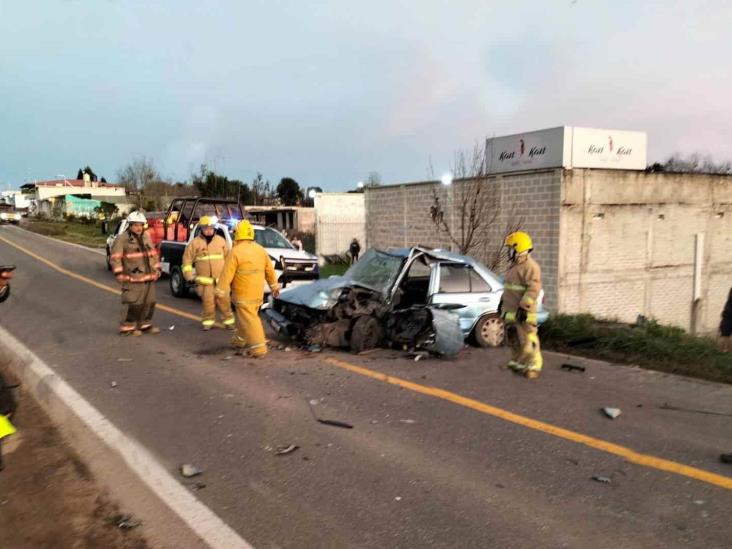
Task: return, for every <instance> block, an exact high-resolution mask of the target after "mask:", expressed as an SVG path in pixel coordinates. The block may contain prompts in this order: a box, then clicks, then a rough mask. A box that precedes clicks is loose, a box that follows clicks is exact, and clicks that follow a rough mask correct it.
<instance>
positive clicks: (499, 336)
mask: <svg viewBox="0 0 732 549" xmlns="http://www.w3.org/2000/svg"><path fill="white" fill-rule="evenodd" d="M504 333H505V328H504V326H503V321H502V320H501V319H500V318H489V319H488V320H486V321H485V322H484V323H483V326H482V328H481V330H480V334H481V336H482V337H483V340H484V341H485V342H486V343H488V344H489V345H491V346H493V347H498V346H499V345H500V344H501V342H503V336H504Z"/></svg>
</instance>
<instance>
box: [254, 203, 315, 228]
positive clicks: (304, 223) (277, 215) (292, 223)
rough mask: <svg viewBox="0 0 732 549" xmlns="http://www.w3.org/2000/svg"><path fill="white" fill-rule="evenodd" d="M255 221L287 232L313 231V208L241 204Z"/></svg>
mask: <svg viewBox="0 0 732 549" xmlns="http://www.w3.org/2000/svg"><path fill="white" fill-rule="evenodd" d="M243 208H244V211H245V212H246V213H247V214H248V215H249V217H251V218H252V219H253V220H254V221H256V222H257V223H260V224H262V225H266V226H268V227H275V228H277V229H278V230H280V231H287V233H288V234H292V233H301V234H312V233H314V232H315V210H314V209H313V208H304V207H301V206H243Z"/></svg>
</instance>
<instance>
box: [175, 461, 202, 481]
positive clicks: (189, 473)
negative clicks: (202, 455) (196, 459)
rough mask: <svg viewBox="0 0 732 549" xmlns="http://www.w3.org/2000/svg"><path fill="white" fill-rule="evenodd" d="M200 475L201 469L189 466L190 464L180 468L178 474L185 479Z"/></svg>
mask: <svg viewBox="0 0 732 549" xmlns="http://www.w3.org/2000/svg"><path fill="white" fill-rule="evenodd" d="M201 473H203V471H202V470H201V469H199V468H198V467H196V466H195V465H191V464H190V463H184V464H183V465H181V466H180V474H181V475H183V476H184V477H186V478H191V477H195V476H198V475H200V474H201Z"/></svg>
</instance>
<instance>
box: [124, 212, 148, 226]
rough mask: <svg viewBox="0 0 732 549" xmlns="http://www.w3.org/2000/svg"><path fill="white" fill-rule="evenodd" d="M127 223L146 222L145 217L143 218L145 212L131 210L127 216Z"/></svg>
mask: <svg viewBox="0 0 732 549" xmlns="http://www.w3.org/2000/svg"><path fill="white" fill-rule="evenodd" d="M127 223H142V224H143V225H144V224H146V223H147V219H146V218H145V214H144V213H142V212H131V213H130V215H128V216H127Z"/></svg>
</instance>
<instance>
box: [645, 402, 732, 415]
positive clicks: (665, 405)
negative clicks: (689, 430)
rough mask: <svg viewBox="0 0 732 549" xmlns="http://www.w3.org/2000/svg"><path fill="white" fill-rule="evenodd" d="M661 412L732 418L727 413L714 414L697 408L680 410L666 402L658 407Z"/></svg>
mask: <svg viewBox="0 0 732 549" xmlns="http://www.w3.org/2000/svg"><path fill="white" fill-rule="evenodd" d="M656 408H658V409H659V410H673V411H674V412H691V413H694V414H705V415H708V416H724V417H732V414H727V413H725V412H714V411H712V410H698V409H695V408H680V407H678V406H670V405H669V404H668V403H667V402H664V403H663V404H662V405H661V406H656Z"/></svg>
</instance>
